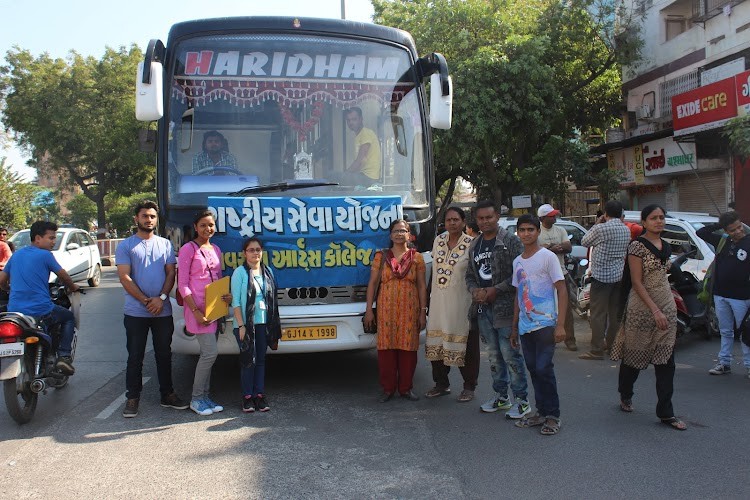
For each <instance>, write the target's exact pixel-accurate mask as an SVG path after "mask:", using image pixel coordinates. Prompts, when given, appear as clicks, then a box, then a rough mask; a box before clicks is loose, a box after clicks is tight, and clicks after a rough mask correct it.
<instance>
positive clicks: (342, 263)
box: [208, 196, 403, 288]
mask: <svg viewBox="0 0 750 500" xmlns="http://www.w3.org/2000/svg"><path fill="white" fill-rule="evenodd" d="M208 205H209V207H208V208H209V210H211V211H212V212H213V213H214V214H215V218H216V235H215V236H214V237H213V238H212V239H211V241H212V242H213V243H215V244H216V245H218V246H219V248H221V251H222V254H223V263H222V265H223V269H224V274H225V275H228V274H231V273H232V271H233V270H234V269H235V268H237V267H239V266H241V265H242V264H243V263H244V256H243V254H242V242H243V241H245V240H246V239H247V238H250V237H252V236H257V237H258V238H260V240H261V241H262V242H263V250H264V252H263V261H264V263H265V264H266V265H268V266H269V267H271V268H272V269H273V271H274V274H275V276H276V281H277V283H278V285H279V287H280V288H290V287H298V286H351V285H365V284H367V282H368V280H369V277H370V265H371V263H372V260H373V258H374V257H375V252H376V251H377V250H379V249H381V248H384V247H387V246H388V245H389V242H390V238H389V234H388V228H389V227H390V225H391V222H393V221H394V220H396V219H400V218H402V217H403V204H402V200H401V197H400V196H343V197H294V198H293V197H276V196H258V197H255V196H248V197H244V198H243V197H226V196H212V197H209V198H208Z"/></svg>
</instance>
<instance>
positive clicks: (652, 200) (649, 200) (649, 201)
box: [638, 191, 667, 210]
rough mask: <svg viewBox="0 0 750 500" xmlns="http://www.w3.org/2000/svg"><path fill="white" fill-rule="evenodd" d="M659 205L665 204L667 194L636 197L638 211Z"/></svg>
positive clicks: (663, 192) (649, 194)
mask: <svg viewBox="0 0 750 500" xmlns="http://www.w3.org/2000/svg"><path fill="white" fill-rule="evenodd" d="M653 204H656V205H659V206H661V207H663V206H665V205H666V204H667V193H666V191H662V192H661V193H647V194H640V195H638V209H639V210H643V209H644V208H646V207H647V206H649V205H653Z"/></svg>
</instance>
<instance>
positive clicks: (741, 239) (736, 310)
mask: <svg viewBox="0 0 750 500" xmlns="http://www.w3.org/2000/svg"><path fill="white" fill-rule="evenodd" d="M718 229H723V230H724V232H725V233H726V235H723V236H722V235H719V234H715V231H717V230H718ZM697 234H698V236H699V237H700V238H702V239H703V240H705V241H706V242H708V243H710V244H711V245H713V246H714V248H716V249H717V252H718V253H717V255H716V257H715V259H716V264H715V266H714V287H713V293H714V306H715V308H716V317H717V318H718V320H719V331H720V332H721V349H720V350H719V362H718V363H717V364H716V366H714V367H713V368H711V369H710V370H708V373H710V374H711V375H724V374H729V373H731V372H732V347H733V346H734V328H735V325H737V326H739V325H740V324H741V322H742V320H743V318H744V317H745V315H746V314H747V311H748V309H750V235H748V234H745V228H744V226H743V225H742V222H741V221H740V218H739V217H738V216H737V212H727V213H725V214H722V215H721V217H719V223H718V224H711V225H709V226H705V227H702V228H700V229H699V230H698V231H697ZM722 238H726V240H725V241H724V244H723V245H722V248H721V251H718V248H719V242H721V240H722ZM740 345H741V346H742V357H743V360H744V364H745V369H746V373H747V377H748V378H750V347H748V346H747V345H745V344H744V343H740Z"/></svg>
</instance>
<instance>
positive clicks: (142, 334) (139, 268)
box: [115, 201, 188, 418]
mask: <svg viewBox="0 0 750 500" xmlns="http://www.w3.org/2000/svg"><path fill="white" fill-rule="evenodd" d="M157 213H158V206H157V205H156V203H154V202H153V201H142V202H140V203H139V204H138V205H137V206H136V207H135V217H133V219H134V220H135V224H136V226H137V228H138V230H137V232H136V233H135V234H134V235H133V236H131V237H130V238H126V239H125V240H123V241H122V242H121V243H120V244H119V245H118V246H117V250H116V253H115V261H116V262H117V274H118V275H119V277H120V283H121V284H122V287H123V288H124V289H125V320H124V324H125V335H126V336H127V348H128V364H127V369H126V371H125V386H126V388H127V393H126V394H125V397H126V398H127V402H126V403H125V410H124V411H123V412H122V415H123V416H124V417H126V418H128V417H135V416H136V415H138V403H139V401H140V397H141V389H143V383H142V374H143V357H144V356H145V354H146V340H147V339H148V332H149V330H151V335H152V341H153V344H154V356H155V358H156V373H157V375H158V378H159V391H160V392H161V405H162V406H164V407H167V408H175V409H178V410H184V409H186V408H187V407H188V404H187V403H186V402H184V401H182V400H181V399H180V398H178V397H177V395H176V394H175V393H174V389H173V387H172V333H173V332H174V322H173V320H172V304H171V303H170V301H169V296H168V295H167V294H169V291H170V290H172V287H173V286H174V279H175V267H176V264H177V259H176V258H175V255H174V250H173V248H172V243H171V242H170V241H169V240H168V239H166V238H162V237H160V236H157V235H155V234H154V230H155V229H156V222H157V216H158V215H157Z"/></svg>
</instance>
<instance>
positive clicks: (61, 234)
mask: <svg viewBox="0 0 750 500" xmlns="http://www.w3.org/2000/svg"><path fill="white" fill-rule="evenodd" d="M8 241H11V242H12V243H13V244H14V245H15V247H16V251H18V250H20V249H21V248H23V247H25V246H29V245H30V244H31V238H30V235H29V230H28V229H24V230H22V231H18V232H17V233H16V234H14V235H13V236H11V237H10V238H9V240H8ZM52 254H53V255H54V256H55V259H57V262H58V263H59V264H60V265H61V266H62V268H63V269H65V271H66V272H67V273H68V274H69V275H70V277H71V278H72V279H73V281H88V284H89V286H99V283H100V282H101V279H102V260H101V257H100V256H99V247H97V246H96V241H94V239H93V238H92V237H91V236H89V233H87V232H86V231H83V230H81V229H76V228H74V227H60V228H58V230H57V240H56V241H55V247H54V248H53V249H52ZM55 280H57V275H55V274H54V273H50V276H49V281H50V283H53V282H54V281H55Z"/></svg>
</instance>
